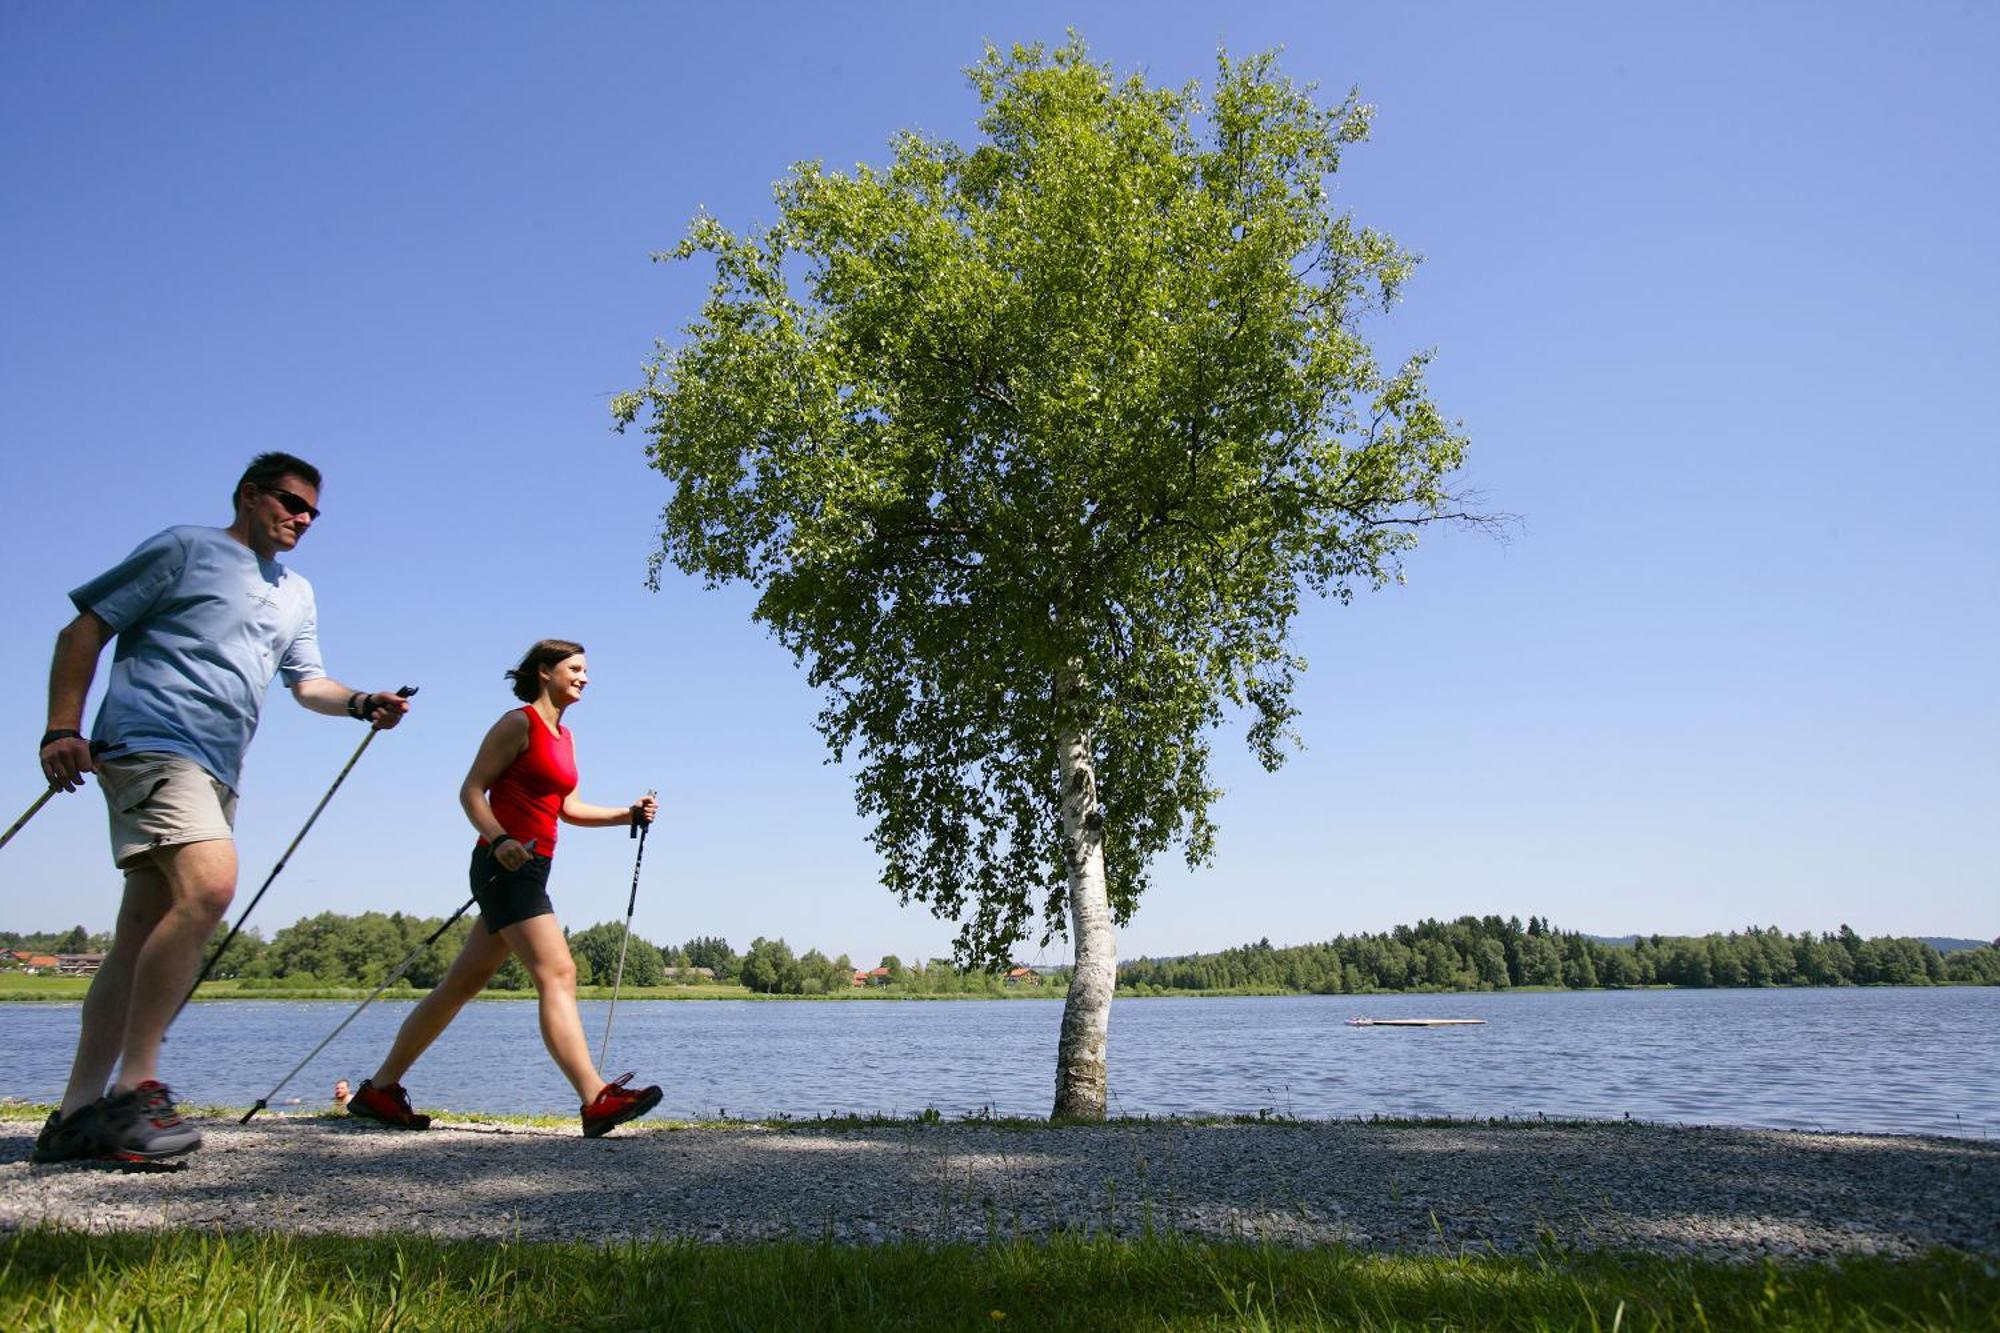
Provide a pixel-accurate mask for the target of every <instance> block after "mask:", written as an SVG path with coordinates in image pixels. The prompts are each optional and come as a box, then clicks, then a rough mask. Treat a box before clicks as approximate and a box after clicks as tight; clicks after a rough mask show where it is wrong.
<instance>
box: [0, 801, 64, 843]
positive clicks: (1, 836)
mask: <svg viewBox="0 0 2000 1333" xmlns="http://www.w3.org/2000/svg"><path fill="white" fill-rule="evenodd" d="M55 794H56V789H55V788H54V787H51V788H49V789H48V790H47V791H45V792H43V793H42V794H41V795H40V796H37V797H36V798H35V803H34V804H33V805H31V806H29V807H28V813H26V814H25V815H22V816H21V817H20V818H19V819H17V820H15V821H14V822H13V823H11V824H9V825H8V826H7V831H6V832H5V833H0V847H5V846H6V845H7V844H8V843H10V842H12V841H13V840H14V835H15V834H16V833H19V832H20V831H21V829H22V826H24V825H25V824H26V823H27V822H28V821H29V820H31V819H33V818H34V817H35V812H36V811H38V810H40V809H41V808H42V807H43V806H45V805H47V804H48V803H49V797H51V796H54V795H55Z"/></svg>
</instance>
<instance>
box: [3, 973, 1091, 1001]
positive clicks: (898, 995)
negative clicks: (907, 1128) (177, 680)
mask: <svg viewBox="0 0 2000 1333" xmlns="http://www.w3.org/2000/svg"><path fill="white" fill-rule="evenodd" d="M89 989H90V978H89V977H47V976H29V975H27V974H26V973H24V972H0V1003H5V1002H8V1001H36V1000H42V1001H54V1000H67V1001H76V1000H81V999H82V998H83V995H84V992H85V991H87V990H89ZM374 989H375V988H374V987H373V986H286V985H283V984H281V983H277V982H271V981H206V982H203V983H202V986H201V989H200V990H199V991H197V992H195V996H194V998H195V1001H196V1003H200V1002H203V1001H212V1000H353V1001H355V1002H356V1003H359V1002H360V1001H362V1000H365V999H367V998H368V996H369V995H370V994H371V993H373V991H374ZM423 993H424V992H423V990H421V989H418V988H416V987H413V986H394V987H391V988H390V989H389V990H387V991H384V992H383V998H384V999H386V1000H398V999H400V1000H409V999H415V998H416V997H417V996H420V995H422V994H423ZM576 997H577V998H578V999H579V1000H608V999H610V998H611V987H609V986H579V987H577V989H576ZM478 998H479V999H481V1000H532V999H534V998H535V992H534V991H532V990H517V991H509V990H489V991H482V992H481V993H480V994H479V996H478ZM1062 998H1063V992H1062V991H1061V990H1059V989H1056V988H1053V987H1043V988H1041V989H1039V990H1028V989H1021V990H1008V991H937V992H931V991H898V990H893V989H887V988H882V987H862V988H860V989H856V990H846V991H834V992H831V993H829V994H826V995H762V994H759V993H757V992H756V991H753V990H751V989H750V988H749V987H747V986H738V985H735V984H732V983H725V982H702V983H700V984H698V985H688V986H625V987H622V988H621V989H620V990H619V992H618V1002H619V1003H620V1004H623V1003H625V1002H626V1001H628V1000H829V1001H831V1000H872V1001H879V1000H1060V999H1062Z"/></svg>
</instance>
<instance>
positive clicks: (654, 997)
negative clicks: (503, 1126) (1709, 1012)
mask: <svg viewBox="0 0 2000 1333" xmlns="http://www.w3.org/2000/svg"><path fill="white" fill-rule="evenodd" d="M87 989H88V988H87V987H74V988H66V989H64V990H63V991H62V992H60V993H50V994H46V995H35V994H28V993H24V992H23V991H18V990H7V989H4V988H0V1005H9V1004H80V1003H81V1002H82V1001H83V996H84V992H85V990H87ZM1993 989H1995V987H1994V986H1992V985H1987V984H1982V983H1978V982H1948V981H1947V982H1937V983H1935V984H1933V985H1922V986H1919V985H1911V984H1906V983H1890V982H1884V983H1870V984H1867V985H1853V986H1593V987H1585V988H1575V987H1569V986H1509V987H1507V988H1506V989H1504V990H1500V989H1496V990H1399V991H1332V992H1325V991H1304V990H1249V989H1244V990H1183V991H1166V990H1148V991H1144V992H1139V991H1123V990H1121V991H1118V992H1117V993H1116V995H1115V996H1114V997H1113V998H1114V1002H1121V1001H1126V1000H1200V999H1213V1000H1247V999H1318V1000H1339V999H1346V1000H1354V1001H1372V1000H1383V999H1395V998H1399V997H1404V996H1415V997H1423V998H1435V999H1452V998H1457V997H1460V996H1480V997H1488V996H1493V997H1497V996H1504V995H1635V994H1686V995H1711V994H1735V993H1738V992H1750V993H1759V992H1776V991H1784V992H1795V991H1832V992H1855V993H1869V992H1875V991H1892V990H1896V991H1950V990H1993ZM660 992H667V993H660ZM372 993H373V988H372V987H366V986H348V987H341V986H311V987H301V988H299V989H296V990H290V989H285V988H282V987H273V988H271V989H268V990H252V991H231V992H228V993H225V994H197V995H195V996H193V997H192V998H191V999H190V1000H189V1003H191V1004H227V1003H230V1002H233V1001H238V1000H245V1001H249V1000H257V1001H271V1000H281V1001H282V1000H300V1001H308V1000H353V1001H356V1002H359V1001H361V1000H365V999H367V998H368V997H369V996H370V994H372ZM429 993H430V992H429V990H428V989H424V988H416V987H412V988H409V989H403V988H401V987H398V988H395V989H391V990H387V991H384V992H383V993H382V995H381V996H380V998H381V999H383V1000H414V999H421V998H422V997H423V996H425V995H427V994H429ZM535 998H536V997H535V992H534V991H533V990H531V989H530V990H518V991H495V990H488V991H481V992H480V993H479V994H478V995H475V996H474V997H473V1002H474V1003H484V1002H488V1001H512V1000H533V999H535ZM576 998H577V999H579V1000H609V999H610V998H611V988H610V987H609V986H580V987H578V988H577V993H576ZM1066 998H1067V992H1065V991H1060V990H1052V989H1049V988H1041V989H1038V990H1022V991H1004V992H998V993H994V992H978V991H920V992H903V993H894V992H889V991H867V990H856V991H853V992H847V991H839V992H835V993H832V994H822V995H788V994H778V993H774V992H759V991H751V990H746V989H743V988H740V987H727V986H716V987H704V986H688V987H657V986H656V987H647V988H644V989H640V990H636V991H635V990H633V989H631V988H625V989H621V990H620V991H619V993H618V1002H619V1003H620V1004H626V1003H632V1004H640V1003H650V1002H652V1001H667V1002H678V1001H683V1000H694V1001H709V1002H713V1001H718V1000H750V1001H755V1002H758V1003H771V1002H777V1001H787V1000H790V1001H804V1002H808V1003H813V1004H845V1003H849V1002H860V1003H867V1004H878V1003H903V1002H926V1001H942V1000H997V1001H1001V1002H1009V1003H1011V1002H1014V1001H1022V1000H1042V1001H1048V1000H1062V999H1066Z"/></svg>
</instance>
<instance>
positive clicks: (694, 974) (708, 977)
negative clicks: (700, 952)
mask: <svg viewBox="0 0 2000 1333" xmlns="http://www.w3.org/2000/svg"><path fill="white" fill-rule="evenodd" d="M660 975H661V976H662V977H665V978H666V979H667V980H668V981H713V980H715V969H714V968H712V967H663V968H661V969H660Z"/></svg>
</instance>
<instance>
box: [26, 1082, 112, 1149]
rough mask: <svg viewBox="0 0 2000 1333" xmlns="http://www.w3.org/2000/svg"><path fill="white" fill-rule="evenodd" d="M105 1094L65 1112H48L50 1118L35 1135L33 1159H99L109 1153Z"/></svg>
mask: <svg viewBox="0 0 2000 1333" xmlns="http://www.w3.org/2000/svg"><path fill="white" fill-rule="evenodd" d="M104 1130H105V1125H104V1098H102V1097H99V1098H98V1099H97V1100H96V1101H94V1102H92V1103H90V1105H88V1106H84V1107H80V1108H79V1109H77V1110H74V1111H71V1112H70V1113H69V1114H68V1115H64V1114H63V1113H62V1112H61V1111H51V1112H49V1118H48V1122H47V1123H46V1124H44V1125H43V1126H42V1132H41V1133H40V1134H37V1135H36V1136H35V1151H34V1153H33V1155H32V1157H31V1159H30V1160H32V1161H36V1162H42V1163H48V1162H86V1161H96V1160H99V1159H102V1158H104V1157H105V1156H107V1155H108V1154H107V1152H106V1149H105V1144H104V1137H105V1134H104Z"/></svg>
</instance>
